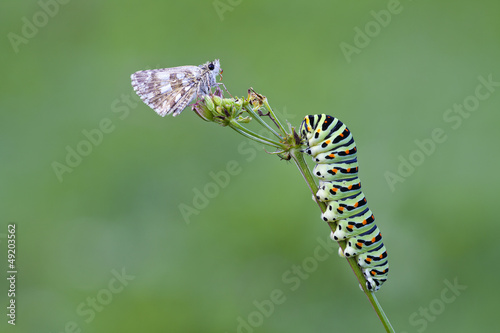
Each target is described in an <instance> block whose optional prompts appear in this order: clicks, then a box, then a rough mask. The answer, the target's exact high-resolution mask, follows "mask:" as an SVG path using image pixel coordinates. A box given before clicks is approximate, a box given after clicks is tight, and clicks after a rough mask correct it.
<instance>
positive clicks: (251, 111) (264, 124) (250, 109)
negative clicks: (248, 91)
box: [245, 104, 282, 139]
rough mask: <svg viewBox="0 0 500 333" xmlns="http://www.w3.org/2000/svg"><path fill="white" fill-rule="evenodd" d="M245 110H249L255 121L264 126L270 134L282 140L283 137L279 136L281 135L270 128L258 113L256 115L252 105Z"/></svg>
mask: <svg viewBox="0 0 500 333" xmlns="http://www.w3.org/2000/svg"><path fill="white" fill-rule="evenodd" d="M245 110H247V112H248V113H249V114H251V115H252V116H253V119H255V120H257V122H258V123H259V124H261V125H262V126H264V127H265V128H266V129H267V130H268V131H269V132H271V133H273V134H274V135H276V137H278V138H280V139H281V138H282V136H281V135H279V133H278V132H276V131H275V130H274V128H272V127H271V126H269V124H268V123H266V122H265V121H264V120H263V119H262V118H261V117H260V116H259V115H258V114H257V113H255V111H254V109H253V108H252V106H251V105H250V104H248V105H245Z"/></svg>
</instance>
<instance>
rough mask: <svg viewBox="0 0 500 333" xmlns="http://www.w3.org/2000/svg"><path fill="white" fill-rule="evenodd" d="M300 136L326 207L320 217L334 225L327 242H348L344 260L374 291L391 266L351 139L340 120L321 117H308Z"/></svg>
mask: <svg viewBox="0 0 500 333" xmlns="http://www.w3.org/2000/svg"><path fill="white" fill-rule="evenodd" d="M299 132H300V134H301V136H302V138H303V139H304V140H305V142H306V144H307V148H306V149H305V153H306V154H309V155H311V156H312V157H313V160H314V162H316V163H317V164H316V166H315V167H314V170H313V173H314V175H315V176H316V177H317V178H318V179H319V189H318V192H317V193H316V198H317V200H319V201H322V202H325V203H326V204H327V205H328V207H327V209H326V211H325V212H324V213H323V214H322V215H321V217H322V218H323V220H324V221H325V222H335V223H337V228H336V230H335V232H332V235H331V238H332V239H333V240H336V241H338V240H344V239H345V240H347V246H346V248H345V250H344V253H343V255H344V256H346V257H354V256H356V257H357V263H358V265H359V266H360V267H361V269H362V271H363V274H364V276H365V279H366V287H367V288H368V290H370V291H377V290H379V289H380V286H381V285H382V284H383V283H384V282H385V281H386V280H387V275H388V272H389V263H388V261H387V251H386V249H385V246H384V243H382V235H381V233H380V230H379V229H378V227H377V226H376V225H375V218H374V217H373V214H372V212H371V210H370V209H369V208H368V205H367V202H366V198H365V196H364V194H363V192H362V191H361V183H360V181H359V178H358V161H357V157H356V151H357V149H356V143H355V142H354V138H353V137H352V135H351V132H350V131H349V130H348V129H347V127H346V126H345V125H344V124H343V123H342V122H341V121H340V120H338V119H336V118H335V117H332V116H328V115H325V114H320V115H310V116H306V117H305V118H304V121H303V122H302V124H301V125H300V130H299Z"/></svg>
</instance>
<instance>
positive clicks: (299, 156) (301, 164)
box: [290, 148, 394, 333]
mask: <svg viewBox="0 0 500 333" xmlns="http://www.w3.org/2000/svg"><path fill="white" fill-rule="evenodd" d="M290 155H291V157H292V159H293V161H294V162H295V164H296V165H297V167H298V168H299V171H300V173H301V174H302V176H303V177H304V179H305V181H306V183H307V185H308V186H309V189H310V190H311V192H312V193H313V196H314V198H315V199H314V200H315V201H316V203H317V204H318V205H319V207H320V209H321V211H322V212H325V210H326V204H325V203H324V202H320V201H318V200H317V199H316V192H317V191H318V187H317V186H316V183H315V181H314V178H313V176H312V174H311V172H310V171H309V168H308V167H307V164H306V162H305V160H304V154H303V153H302V152H301V151H300V150H299V149H297V148H294V149H291V150H290ZM328 226H329V227H330V229H331V230H332V231H335V229H336V227H337V225H336V224H335V223H334V222H328ZM337 243H338V244H339V246H340V248H341V249H342V251H344V250H345V247H346V241H338V242H337ZM346 259H347V262H348V263H349V265H350V266H351V269H352V271H353V272H354V274H355V275H356V278H357V279H358V281H359V284H360V285H361V287H362V289H363V292H364V293H365V295H366V297H368V301H369V302H370V304H371V305H372V306H373V309H374V310H375V312H376V313H377V316H378V317H379V319H380V321H381V322H382V325H384V328H385V331H386V332H388V333H394V329H393V328H392V326H391V323H390V322H389V318H387V316H386V315H385V313H384V310H383V309H382V306H381V305H380V304H379V302H378V300H377V298H376V297H375V294H374V293H373V292H371V291H369V290H368V289H367V288H366V283H365V278H364V276H363V272H362V271H361V268H360V267H359V266H358V264H357V262H356V259H355V258H346Z"/></svg>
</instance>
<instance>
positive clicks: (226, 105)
mask: <svg viewBox="0 0 500 333" xmlns="http://www.w3.org/2000/svg"><path fill="white" fill-rule="evenodd" d="M243 102H244V101H243V100H242V99H238V98H223V96H222V91H221V90H220V89H218V90H217V91H216V92H215V94H211V95H205V96H203V99H200V100H199V101H198V102H197V103H196V104H194V105H193V110H194V112H196V114H197V115H198V116H200V117H201V119H203V120H205V121H211V122H215V123H218V124H220V125H222V126H227V125H228V124H229V122H230V121H232V120H235V121H237V122H241V123H248V122H250V120H251V118H250V117H243V116H242V113H243Z"/></svg>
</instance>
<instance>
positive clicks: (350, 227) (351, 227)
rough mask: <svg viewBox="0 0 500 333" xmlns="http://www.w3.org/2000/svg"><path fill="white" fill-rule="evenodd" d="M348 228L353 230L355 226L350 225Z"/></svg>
mask: <svg viewBox="0 0 500 333" xmlns="http://www.w3.org/2000/svg"><path fill="white" fill-rule="evenodd" d="M346 228H347V229H349V230H351V231H352V229H353V228H354V227H353V226H352V225H348V226H347V227H346Z"/></svg>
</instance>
